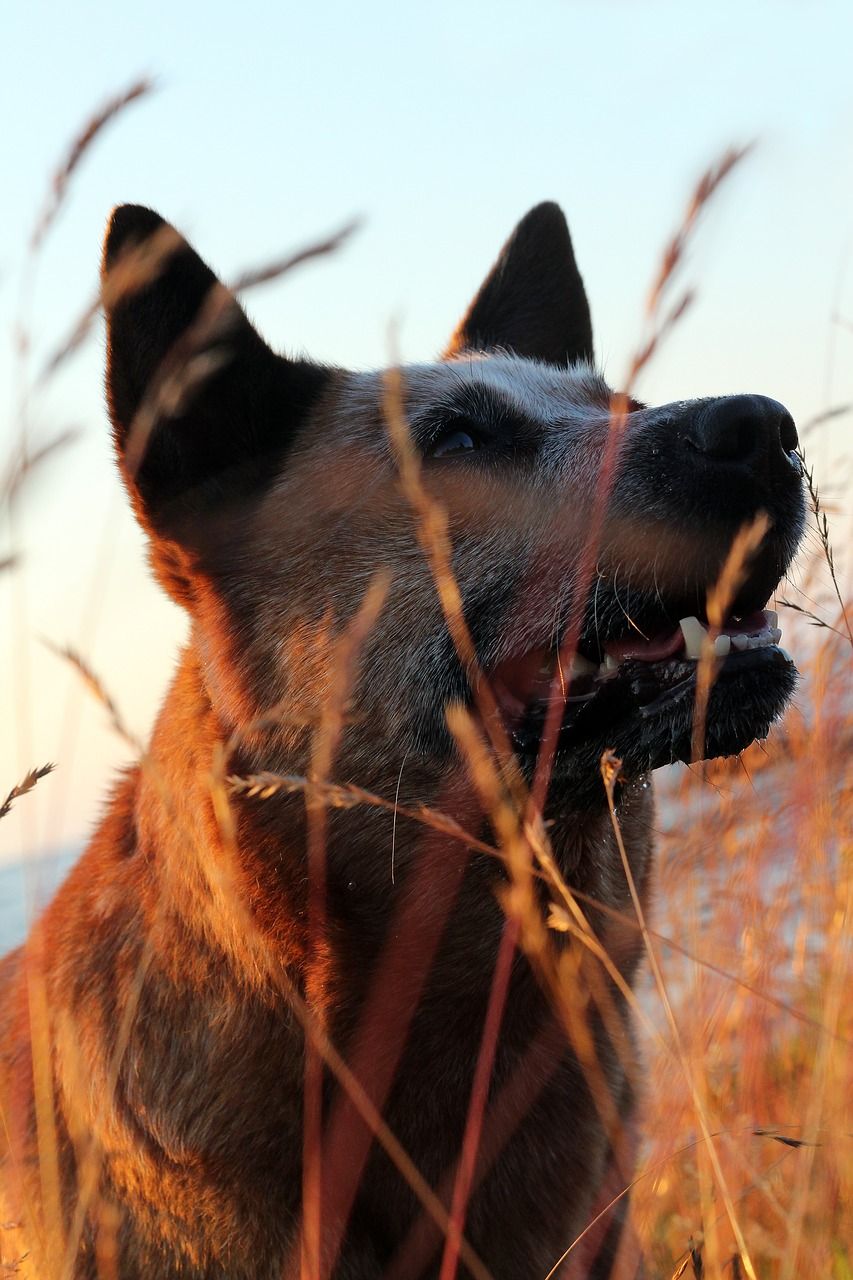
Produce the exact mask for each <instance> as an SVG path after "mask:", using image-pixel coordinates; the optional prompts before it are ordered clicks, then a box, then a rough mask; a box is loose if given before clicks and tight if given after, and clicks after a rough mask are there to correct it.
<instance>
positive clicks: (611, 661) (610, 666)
mask: <svg viewBox="0 0 853 1280" xmlns="http://www.w3.org/2000/svg"><path fill="white" fill-rule="evenodd" d="M618 666H619V663H618V662H617V660H616V659H615V658H613V657H611V655H610V654H609V653H605V655H604V670H605V671H615V670H616V668H617V667H618Z"/></svg>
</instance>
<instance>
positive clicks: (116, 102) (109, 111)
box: [30, 76, 154, 253]
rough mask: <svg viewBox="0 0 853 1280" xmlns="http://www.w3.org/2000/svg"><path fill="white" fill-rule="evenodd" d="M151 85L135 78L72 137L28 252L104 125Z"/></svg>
mask: <svg viewBox="0 0 853 1280" xmlns="http://www.w3.org/2000/svg"><path fill="white" fill-rule="evenodd" d="M153 88H154V83H153V81H152V80H150V79H149V78H148V77H147V76H143V77H141V78H140V79H139V80H135V81H134V82H133V83H132V84H131V85H129V86H128V88H127V89H125V90H123V91H122V92H121V93H118V94H116V95H115V96H114V97H112V98H109V99H108V100H107V102H105V103H104V105H103V106H102V107H101V108H100V110H98V111H96V112H95V114H94V115H92V116H90V117H89V119H88V120H87V121H86V123H85V125H84V126H83V128H82V130H81V131H80V133H78V134H77V136H76V137H75V138H74V139H73V140H72V142H71V146H70V147H69V149H68V152H67V154H66V156H65V159H64V160H63V161H62V163H61V164H60V166H59V168H58V169H57V170H56V171H55V173H54V175H53V179H52V181H51V186H50V191H49V193H48V196H47V199H46V200H45V204H44V208H43V210H42V212H41V214H40V215H39V218H38V221H37V222H36V225H35V227H34V229H33V233H32V236H31V238H30V251H31V252H32V253H36V252H37V251H38V250H39V249H40V248H41V245H42V243H43V241H44V238H45V236H46V235H47V233H48V231H49V230H50V228H51V227H52V225H53V223H54V221H55V219H56V215H57V214H58V213H59V210H60V208H61V207H62V204H63V201H64V200H65V197H66V194H67V192H68V186H69V183H70V182H71V179H72V177H73V176H74V174H75V172H76V170H77V168H78V167H79V165H80V162H81V160H82V159H83V157H84V156H85V155H86V153H87V152H88V151H89V150H90V149H91V147H92V145H93V143H94V142H95V141H96V139H97V138H98V137H99V136H100V135H101V134H102V133H103V131H104V129H105V128H106V126H107V125H108V124H111V123H112V122H113V121H114V120H116V119H117V118H118V117H119V116H120V115H121V114H122V112H124V111H125V110H126V108H127V107H129V106H130V104H131V103H132V102H137V101H138V100H139V99H140V98H144V97H146V96H147V95H148V94H150V93H151V91H152V90H153Z"/></svg>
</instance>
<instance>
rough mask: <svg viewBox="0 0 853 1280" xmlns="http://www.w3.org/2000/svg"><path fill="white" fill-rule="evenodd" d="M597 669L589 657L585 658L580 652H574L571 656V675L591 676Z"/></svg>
mask: <svg viewBox="0 0 853 1280" xmlns="http://www.w3.org/2000/svg"><path fill="white" fill-rule="evenodd" d="M597 670H598V667H597V666H596V665H595V663H594V662H590V660H589V658H585V657H584V656H583V654H582V653H576V654H575V656H574V657H573V658H572V675H573V676H591V675H594V674H595V672H596V671H597Z"/></svg>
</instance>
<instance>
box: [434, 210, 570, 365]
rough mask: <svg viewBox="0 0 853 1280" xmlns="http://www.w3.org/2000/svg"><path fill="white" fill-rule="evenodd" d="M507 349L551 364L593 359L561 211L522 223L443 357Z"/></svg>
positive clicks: (536, 212)
mask: <svg viewBox="0 0 853 1280" xmlns="http://www.w3.org/2000/svg"><path fill="white" fill-rule="evenodd" d="M497 348H507V349H508V350H510V351H513V352H515V354H516V355H520V356H527V357H529V358H532V359H535V360H545V361H547V362H548V363H549V364H560V365H565V364H574V363H576V362H577V361H578V360H591V359H592V354H593V350H592V322H591V320H590V315H589V303H588V302H587V299H586V292H585V290H584V287H583V280H582V279H581V276H580V272H579V271H578V268H577V264H576V263H575V255H574V250H573V249H572V241H571V237H570V236H569V228H568V226H567V225H566V219H565V217H564V216H563V211H562V209H561V208H560V206H559V205H557V204H554V203H553V202H551V201H546V202H545V203H544V204H538V205H536V207H535V208H533V209H531V210H530V212H529V213H528V214H526V215H525V217H523V218H522V220H521V222H519V224H518V226H517V227H516V228H515V231H513V233H512V235H511V236H510V238H509V240H508V241H507V242H506V244H505V245H504V247H503V249H502V250H501V253H500V256H499V257H498V260H497V262H496V263H495V265H494V266H493V267H492V270H491V271H490V272H489V274H488V276H487V277H486V279H485V281H484V282H483V284H482V286H481V288H480V292H479V293H478V294H477V296H476V298H475V299H474V301H473V302H472V303H471V306H470V308H469V310H468V313H467V315H466V316H465V318H464V320H463V321H462V323H461V324H460V325H459V327H458V329H457V330H456V332H455V333H454V335H453V337H452V339H451V341H450V344H449V346H448V348H447V350H446V351H445V353H444V354H445V356H455V355H459V354H461V353H462V352H463V351H493V350H495V349H497Z"/></svg>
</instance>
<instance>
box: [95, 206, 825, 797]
mask: <svg viewBox="0 0 853 1280" xmlns="http://www.w3.org/2000/svg"><path fill="white" fill-rule="evenodd" d="M104 265H105V276H104V280H105V286H104V297H105V306H106V311H107V318H108V342H109V361H108V379H107V385H108V397H109V403H110V409H111V414H112V419H113V424H114V430H115V439H116V444H117V448H118V453H119V458H120V460H121V465H122V468H123V471H124V474H125V478H126V480H127V483H128V487H129V490H130V493H131V496H132V500H133V503H134V506H135V509H136V512H137V514H138V516H139V518H140V520H141V522H142V524H143V525H144V527H145V528H146V530H147V531H148V533H149V535H150V538H151V546H152V559H153V563H154V565H155V569H156V571H157V573H158V575H159V576H160V578H161V580H162V581H163V582H164V584H165V585H166V586H167V588H168V589H169V590H170V591H171V592H172V593H173V594H174V595H175V596H176V598H178V599H179V600H180V601H181V602H182V603H184V604H185V605H187V606H188V608H189V609H190V611H191V614H192V616H193V622H194V629H195V636H196V643H197V648H198V652H199V654H200V657H201V661H202V664H203V666H204V669H205V672H206V678H207V683H208V687H209V690H210V693H211V697H212V698H213V700H214V703H215V704H216V706H217V709H218V710H219V712H220V714H221V716H222V718H223V721H224V723H225V724H226V725H227V726H229V727H236V726H237V725H239V724H242V725H245V724H246V723H247V722H248V721H250V720H252V719H253V718H255V717H257V716H258V715H260V714H261V713H262V712H263V711H265V710H267V709H269V708H271V707H274V706H278V707H281V706H286V708H287V711H286V713H285V714H284V715H283V716H282V717H281V725H282V729H281V735H282V738H281V739H280V741H279V745H281V744H282V741H283V742H284V745H285V746H287V747H290V748H296V747H297V746H298V744H299V743H302V744H303V745H304V743H305V742H306V741H307V732H308V729H307V727H308V726H310V724H311V723H312V722H313V721H314V720H316V717H317V715H318V712H319V709H320V707H321V706H322V703H323V700H324V698H325V697H326V696H327V694H328V692H329V691H330V689H332V688H333V687H334V683H335V680H336V675H335V662H336V661H337V655H336V651H335V646H334V643H333V638H334V637H335V636H336V635H340V634H341V632H342V630H343V629H344V628H346V626H347V624H348V622H349V620H350V619H351V618H352V616H353V614H354V611H355V610H356V609H357V607H358V605H359V603H360V602H361V600H362V598H363V597H364V593H365V591H366V589H367V587H368V585H369V584H370V581H371V579H372V577H373V575H374V574H375V573H376V572H377V571H378V570H385V571H387V573H388V576H389V579H390V587H389V591H388V595H387V599H386V602H385V605H384V608H383V610H382V612H381V614H380V616H379V618H378V620H377V621H376V623H375V625H374V627H373V629H372V631H371V633H370V635H369V637H368V638H367V640H366V641H365V642H364V645H363V647H362V654H361V663H360V675H359V677H358V680H357V684H356V688H355V693H354V696H353V699H352V702H351V713H352V714H351V718H352V723H351V725H350V727H349V728H348V731H347V742H348V743H349V744H350V757H351V764H350V769H351V771H352V772H353V775H354V776H355V771H356V770H364V771H366V772H367V774H368V775H369V776H372V777H374V778H375V777H376V776H377V773H380V774H383V773H384V771H385V769H386V767H387V772H388V774H389V775H391V776H393V773H394V772H395V771H396V768H397V766H398V764H399V761H400V760H401V759H402V758H403V756H404V755H405V754H407V753H413V754H414V755H415V756H417V757H419V758H420V760H421V762H422V764H423V766H424V768H426V769H427V771H429V770H430V769H432V768H433V766H436V767H437V768H438V769H439V770H444V769H446V768H447V764H448V761H450V760H451V759H452V758H453V747H452V743H451V739H450V737H449V734H448V731H447V728H446V723H445V711H446V707H447V705H448V704H449V703H452V702H459V701H461V702H466V703H468V702H470V701H471V700H472V690H471V681H472V680H473V679H474V676H473V674H472V672H471V671H470V670H466V669H465V667H464V665H463V663H462V662H461V661H460V659H459V657H458V656H457V653H456V651H455V649H454V644H453V641H452V640H451V637H450V635H449V632H448V628H447V625H446V622H445V619H444V616H443V613H442V608H441V605H440V603H439V600H438V596H437V593H436V589H435V584H434V582H433V577H432V571H431V568H430V565H429V563H428V557H427V556H426V555H425V553H424V549H423V546H422V542H421V541H420V540H419V536H420V534H422V532H423V531H422V529H420V528H419V523H418V517H417V516H416V514H415V513H414V512H413V510H412V505H411V502H410V500H409V498H408V497H407V496H406V495H405V493H404V492H403V489H402V487H401V484H400V478H399V469H398V461H399V459H398V458H397V457H396V456H395V452H394V449H393V447H392V443H391V440H390V438H389V431H388V422H387V387H386V379H385V375H383V373H381V372H380V373H350V372H346V371H344V370H341V369H335V368H327V367H323V366H320V365H317V364H314V363H311V362H309V361H306V360H302V359H291V358H287V357H283V356H280V355H277V354H274V353H273V352H272V351H271V350H270V348H269V347H268V346H267V345H266V344H265V343H264V342H263V340H262V339H261V338H260V337H259V336H258V334H257V333H256V332H255V330H254V329H253V328H252V326H251V325H250V323H249V322H248V320H247V319H246V317H245V315H244V313H243V311H242V310H241V309H240V307H239V306H238V304H237V302H236V301H235V299H234V297H233V295H232V294H230V293H229V292H228V290H227V289H225V288H224V287H223V286H222V285H221V284H219V282H218V281H217V280H216V278H215V277H214V275H213V274H212V273H211V272H210V270H209V269H208V268H207V267H206V266H205V265H204V263H203V262H202V261H201V260H200V259H199V258H198V256H197V255H196V254H195V253H194V252H193V250H192V249H190V248H189V246H188V245H187V244H186V243H185V242H184V241H183V240H182V239H181V238H180V237H179V236H178V235H177V233H176V232H174V231H173V230H172V228H170V227H169V226H168V225H167V224H165V223H164V222H163V221H162V220H161V219H160V218H159V217H158V216H157V215H155V214H153V213H151V212H149V211H148V210H144V209H139V208H135V207H129V206H125V207H122V208H120V209H118V210H117V211H116V212H115V213H114V215H113V219H112V222H111V226H110V229H109V232H108V236H107V242H106V248H105V257H104ZM403 388H404V401H405V410H406V418H407V422H408V426H409V430H410V433H411V439H412V442H413V444H414V447H415V451H416V454H417V457H418V458H419V460H420V479H421V482H422V484H423V486H424V489H425V490H426V491H427V492H428V493H429V494H430V495H432V496H433V497H434V498H436V499H437V500H438V503H439V504H440V506H441V507H442V509H443V510H444V511H445V512H446V513H447V522H448V525H447V527H448V533H449V538H450V542H451V545H452V548H453V553H452V554H453V571H454V576H455V579H456V582H457V583H458V586H459V589H460V592H461V597H462V601H463V604H464V611H465V617H466V620H467V623H468V626H469V628H470V631H471V634H472V637H473V640H474V643H475V646H476V651H477V657H478V665H479V669H480V671H481V672H482V673H484V674H483V676H482V677H480V678H485V679H487V680H488V681H489V682H490V685H491V687H492V688H493V690H494V693H495V696H496V699H497V704H498V707H499V708H500V712H501V714H502V716H503V718H504V720H505V723H506V726H507V728H508V729H509V731H510V734H511V736H512V739H513V741H514V743H515V745H516V748H517V750H518V753H519V757H520V759H521V761H522V763H523V764H524V766H525V767H526V768H528V769H529V768H531V767H532V764H533V762H534V760H535V756H536V752H537V750H538V747H539V742H540V738H541V732H542V725H543V722H544V719H545V715H546V710H547V706H548V703H549V700H551V699H553V698H559V699H560V703H561V707H562V708H563V709H562V711H561V715H562V728H561V730H560V733H559V737H558V742H557V756H556V761H555V770H554V778H555V784H554V785H555V786H556V785H559V784H560V782H561V781H562V782H563V784H565V785H566V786H569V787H571V788H572V790H573V794H575V795H577V797H578V798H579V799H580V798H581V797H589V796H590V795H592V794H594V793H595V791H596V790H598V791H600V780H599V761H600V757H601V754H602V752H603V751H604V750H605V749H606V748H611V749H612V750H614V751H615V752H616V754H617V755H618V756H620V757H621V758H622V760H623V762H624V769H625V771H626V773H627V774H628V775H629V776H630V775H637V774H639V773H641V772H644V771H645V770H647V769H650V768H655V767H657V766H659V765H661V764H664V763H667V762H670V761H673V760H687V759H690V758H691V752H692V738H693V728H692V724H693V712H694V704H695V701H696V672H697V657H698V656H699V653H700V645H701V636H702V631H703V629H704V626H705V624H706V623H707V612H706V610H707V602H708V597H709V592H711V591H712V589H713V588H714V586H715V584H716V583H717V582H718V580H719V579H720V576H721V573H722V572H723V569H724V566H725V565H726V563H727V560H729V557H730V552H731V548H732V544H733V542H734V540H735V539H736V537H737V535H738V534H739V532H740V531H741V530H742V529H743V528H744V527H745V526H749V525H750V524H752V523H754V522H755V520H756V518H757V517H759V516H760V515H761V513H763V514H764V516H765V517H766V526H767V527H766V531H765V532H764V535H763V537H762V539H761V541H760V545H759V546H758V547H757V548H753V550H752V552H751V554H749V555H748V556H747V557H745V558H744V560H743V564H742V566H741V570H740V572H738V573H736V574H735V575H734V577H733V588H732V590H731V591H730V592H729V597H728V601H727V604H726V609H725V616H724V617H723V619H722V630H721V633H720V635H719V636H718V638H717V640H716V653H717V658H718V661H717V664H716V667H717V669H716V670H715V672H714V675H715V679H714V683H713V687H712V689H711V693H710V697H709V700H708V704H707V711H706V715H705V740H704V747H703V752H702V753H703V754H704V755H705V756H707V757H711V756H717V755H728V754H733V753H736V752H738V751H740V750H741V749H743V748H744V747H745V746H746V745H747V744H748V743H749V742H750V741H751V740H752V739H753V738H754V737H756V736H763V735H764V734H765V733H766V732H767V730H768V728H769V726H770V724H771V723H772V721H773V720H774V719H775V717H776V716H777V715H778V714H779V713H780V711H781V710H782V708H783V707H784V705H785V702H786V701H787V699H788V697H789V696H790V694H791V691H792V689H793V686H794V682H795V678H796V672H795V668H794V665H793V662H792V660H791V658H790V657H789V656H788V655H787V654H786V653H785V651H784V650H783V649H781V648H779V646H778V643H777V642H778V640H779V632H778V629H777V626H776V619H775V616H774V615H773V614H772V612H770V611H768V610H767V609H766V608H765V606H766V605H767V604H768V602H769V600H770V597H771V596H772V593H773V591H774V589H775V587H776V585H777V583H778V582H779V580H780V578H781V577H782V575H783V574H784V573H785V571H786V570H787V568H788V566H789V564H790V561H791V558H792V556H793V554H794V551H795V549H796V547H797V544H798V541H799V538H800V534H801V531H802V525H803V496H802V485H801V479H800V472H799V465H798V461H797V457H796V454H795V447H796V444H797V435H796V431H795V428H794V424H793V422H792V420H791V418H790V416H789V414H788V413H787V412H786V410H785V409H784V408H783V407H782V406H781V405H779V404H778V403H776V402H775V401H773V400H769V399H766V398H764V397H760V396H752V395H750V396H746V395H740V396H731V397H725V398H719V399H708V400H700V401H692V402H685V403H678V404H670V405H665V406H663V407H658V408H649V407H647V406H645V405H642V404H639V403H638V402H636V401H634V400H627V401H626V402H625V404H624V406H623V407H624V410H625V412H624V413H621V412H619V413H616V414H614V400H613V395H612V392H611V389H610V388H609V387H608V386H607V385H606V383H605V382H604V381H603V379H602V377H601V376H600V375H599V374H598V373H597V372H596V371H595V368H594V365H593V348H592V333H591V325H590V316H589V308H588V305H587V301H586V296H585V293H584V288H583V284H582V281H581V278H580V275H579V273H578V270H577V267H576V265H575V259H574V254H573V251H572V246H571V241H570V239H569V234H568V230H567V227H566V223H565V220H564V218H563V215H562V213H561V212H560V210H559V209H558V208H557V207H556V206H555V205H552V204H545V205H540V206H538V207H537V208H535V209H533V210H532V211H531V212H530V213H529V214H528V215H527V217H526V218H525V219H524V220H523V221H522V222H521V223H520V224H519V226H518V227H517V228H516V230H515V232H514V233H513V236H512V237H511V239H510V240H509V242H508V243H507V245H506V246H505V248H504V250H503V251H502V253H501V255H500V257H499V259H498V261H497V263H496V264H495V266H494V268H493V269H492V271H491V273H490V274H489V276H488V278H487V279H486V281H485V283H484V285H483V286H482V288H481V290H480V292H479V294H478V295H477V297H476V299H475V300H474V302H473V304H472V306H471V308H470V310H469V311H468V313H467V315H466V317H465V319H464V320H463V321H462V323H461V325H460V326H459V328H458V329H457V331H456V333H455V335H454V337H453V339H452V341H451V343H450V345H449V347H448V349H447V351H446V352H445V353H444V354H443V356H442V357H441V358H440V359H439V360H438V361H435V362H433V363H430V364H423V365H415V366H410V367H407V368H406V369H405V370H404V371H403ZM729 563H730V565H731V562H729ZM567 637H568V639H569V644H568V645H566V638H567ZM561 648H562V650H563V654H564V658H565V655H566V653H567V652H569V656H570V657H571V655H572V654H573V657H572V658H571V662H570V664H569V662H568V661H564V663H563V667H564V669H562V670H560V663H559V662H558V655H559V654H560V652H561ZM563 703H564V707H563ZM377 741H381V742H383V743H384V744H385V749H384V750H383V751H381V752H380V754H381V755H382V756H383V759H382V760H381V761H380V760H378V759H377V746H376V744H377Z"/></svg>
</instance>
